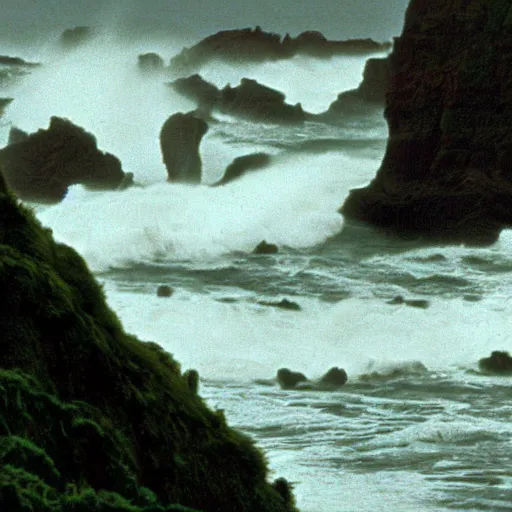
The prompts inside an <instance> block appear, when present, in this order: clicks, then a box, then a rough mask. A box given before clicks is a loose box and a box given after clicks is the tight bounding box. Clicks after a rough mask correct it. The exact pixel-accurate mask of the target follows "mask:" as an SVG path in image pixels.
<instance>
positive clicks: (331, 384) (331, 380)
mask: <svg viewBox="0 0 512 512" xmlns="http://www.w3.org/2000/svg"><path fill="white" fill-rule="evenodd" d="M347 380H348V377H347V372H346V371H345V370H343V369H342V368H338V367H336V366H335V367H333V368H331V369H330V370H329V371H328V372H327V373H326V374H325V375H323V376H322V378H321V379H320V380H319V381H318V383H319V384H320V386H325V387H328V388H340V387H341V386H343V385H345V384H346V383H347Z"/></svg>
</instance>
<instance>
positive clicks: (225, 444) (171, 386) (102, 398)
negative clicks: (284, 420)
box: [0, 181, 295, 512]
mask: <svg viewBox="0 0 512 512" xmlns="http://www.w3.org/2000/svg"><path fill="white" fill-rule="evenodd" d="M0 292H1V293H2V294H3V296H4V297H8V300H5V301H4V307H3V308H2V310H1V311H0V330H1V332H2V341H1V343H2V350H1V351H0V392H1V396H2V399H1V400H0V453H5V454H6V456H8V460H9V462H10V465H9V469H8V470H5V468H1V471H2V473H1V474H0V488H1V489H2V491H1V492H0V509H2V510H3V509H5V510H12V511H13V512H15V511H17V510H38V511H39V510H41V511H45V510H48V511H52V512H54V511H55V512H56V511H60V510H62V511H63V512H64V511H70V510H77V511H79V510H80V511H81V510H83V511H85V510H87V511H92V510H95V511H97V510H105V511H107V510H109V511H117V510H119V511H121V510H123V511H129V510H136V511H137V512H138V511H141V512H150V510H151V511H153V510H154V511H157V510H162V511H164V510H169V511H170V510H181V509H180V508H179V507H178V508H176V505H175V504H180V505H181V506H182V507H187V506H188V507H191V508H193V509H196V510H202V511H203V512H207V511H214V510H215V511H217V510H223V511H225V512H230V511H232V512H266V511H269V512H270V511H272V512H290V511H293V510H295V508H294V505H293V500H291V499H289V496H288V495H286V493H284V494H283V492H282V490H283V487H282V486H278V487H276V486H272V485H271V484H269V483H268V481H267V476H268V471H267V465H266V461H265V458H264V457H263V455H262V453H261V452H260V450H259V449H258V448H257V447H256V446H255V445H254V443H253V442H252V440H251V439H249V438H248V437H247V436H245V435H243V434H241V433H239V432H237V431H235V430H233V429H231V428H229V427H228V426H227V424H226V421H225V418H224V417H223V415H222V414H221V413H218V412H217V413H216V412H214V411H211V410H210V409H208V408H207V407H206V406H205V404H204V402H203V400H202V398H201V397H200V396H199V395H198V394H197V393H196V389H195V386H190V382H189V379H188V378H185V377H184V376H182V375H181V370H180V366H179V364H178V363H177V362H176V361H175V359H174V358H173V357H172V356H171V355H170V354H168V353H167V352H165V351H164V350H163V349H162V348H161V347H159V346H158V345H156V344H154V343H144V342H141V341H140V340H138V339H137V338H135V337H134V336H131V335H128V334H126V333H125V332H124V330H123V328H122V325H121V323H120V322H119V319H118V318H117V316H116V315H115V314H114V313H113V311H112V310H111V309H110V308H109V307H108V306H107V304H106V302H105V296H104V292H103V290H102V288H101V286H100V285H98V283H97V282H96V281H95V280H94V279H93V277H92V276H91V274H90V272H89V270H88V269H87V266H86V264H85V262H84V261H83V259H82V258H81V257H80V256H79V255H78V254H77V253H76V252H75V251H74V250H72V249H71V248H69V247H67V246H65V245H63V244H56V243H55V242H53V240H52V238H51V234H50V232H49V230H44V229H43V228H42V227H41V225H40V224H39V222H38V221H37V220H36V219H35V217H34V215H33V213H32V212H31V211H29V210H27V209H26V208H24V207H22V206H20V205H19V204H18V203H17V200H16V198H15V197H14V196H13V195H11V194H10V193H9V192H8V191H6V189H5V184H4V183H2V182H1V181H0ZM1 436H3V437H1ZM12 503H14V504H15V505H13V506H12V507H11V508H9V507H7V504H12ZM6 507H7V508H6ZM13 507H14V508H13ZM16 507H17V508H16ZM148 507H149V508H148ZM182 510H186V509H182Z"/></svg>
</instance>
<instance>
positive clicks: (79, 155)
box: [0, 117, 125, 202]
mask: <svg viewBox="0 0 512 512" xmlns="http://www.w3.org/2000/svg"><path fill="white" fill-rule="evenodd" d="M16 137H18V141H17V142H16V143H14V144H11V145H8V146H6V147H5V148H3V149H2V150H0V164H1V165H2V173H3V176H4V177H5V180H6V182H7V184H8V186H9V187H10V188H11V189H12V190H13V191H14V192H16V194H18V195H19V196H20V197H21V198H23V199H28V200H32V201H41V202H58V201H60V200H61V199H63V198H64V196H65V195H66V193H67V191H68V187H70V186H71V185H76V184H81V185H84V186H86V187H88V188H91V189H100V190H101V189H103V190H114V189H116V188H118V187H119V185H120V184H121V183H122V182H123V180H124V179H125V173H124V172H123V170H122V169H121V163H120V161H119V160H118V159H117V158H116V157H115V156H114V155H112V154H110V153H103V152H102V151H100V150H99V149H98V147H97V144H96V139H95V137H94V136H93V135H92V134H90V133H88V132H86V131H85V130H84V129H83V128H80V127H79V126H76V125H74V124H73V123H72V122H71V121H69V120H67V119H62V118H59V117H52V118H51V119H50V125H49V127H48V129H46V130H45V129H41V130H38V131H37V132H35V133H32V134H30V135H29V136H28V137H24V136H21V135H20V133H19V132H17V135H16ZM20 139H21V140H20Z"/></svg>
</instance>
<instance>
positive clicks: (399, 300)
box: [386, 295, 430, 309]
mask: <svg viewBox="0 0 512 512" xmlns="http://www.w3.org/2000/svg"><path fill="white" fill-rule="evenodd" d="M386 304H390V305H391V306H398V305H401V304H405V305H406V306H410V307H411V308H419V309H427V308H428V307H429V305H430V303H429V301H428V300H425V299H404V298H403V297H402V296H401V295H397V296H396V297H393V298H392V299H390V300H388V301H386Z"/></svg>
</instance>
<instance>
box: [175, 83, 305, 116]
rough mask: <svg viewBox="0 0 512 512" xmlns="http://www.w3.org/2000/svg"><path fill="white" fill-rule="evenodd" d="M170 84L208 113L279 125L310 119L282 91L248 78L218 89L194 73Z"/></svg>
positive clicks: (298, 105)
mask: <svg viewBox="0 0 512 512" xmlns="http://www.w3.org/2000/svg"><path fill="white" fill-rule="evenodd" d="M169 85H170V86H171V87H172V88H173V89H174V90H175V91H177V92H178V93H180V94H182V95H183V96H185V97H187V98H189V99H192V100H193V101H196V102H197V104H198V105H199V106H200V107H202V108H204V109H205V110H207V111H211V110H216V111H218V112H221V113H224V114H229V115H232V116H236V117H241V118H245V119H250V120H253V121H259V122H266V123H278V124H294V123H299V124H300V123H303V122H304V121H305V120H306V119H308V116H310V114H308V113H306V112H305V111H304V110H303V109H302V106H301V105H300V103H299V104H297V105H290V104H288V103H286V101H285V99H286V96H285V95H284V94H283V93H282V92H280V91H277V90H276V89H272V88H271V87H267V86H265V85H262V84H260V83H259V82H257V81H256V80H252V79H249V78H242V80H241V81H240V84H239V85H238V86H237V87H231V86H230V85H226V87H224V88H223V89H221V90H219V89H217V87H215V85H213V84H211V83H209V82H207V81H206V80H203V78H201V76H200V75H197V74H196V75H192V76H190V77H188V78H179V79H177V80H175V81H174V82H171V83H170V84H169Z"/></svg>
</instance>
